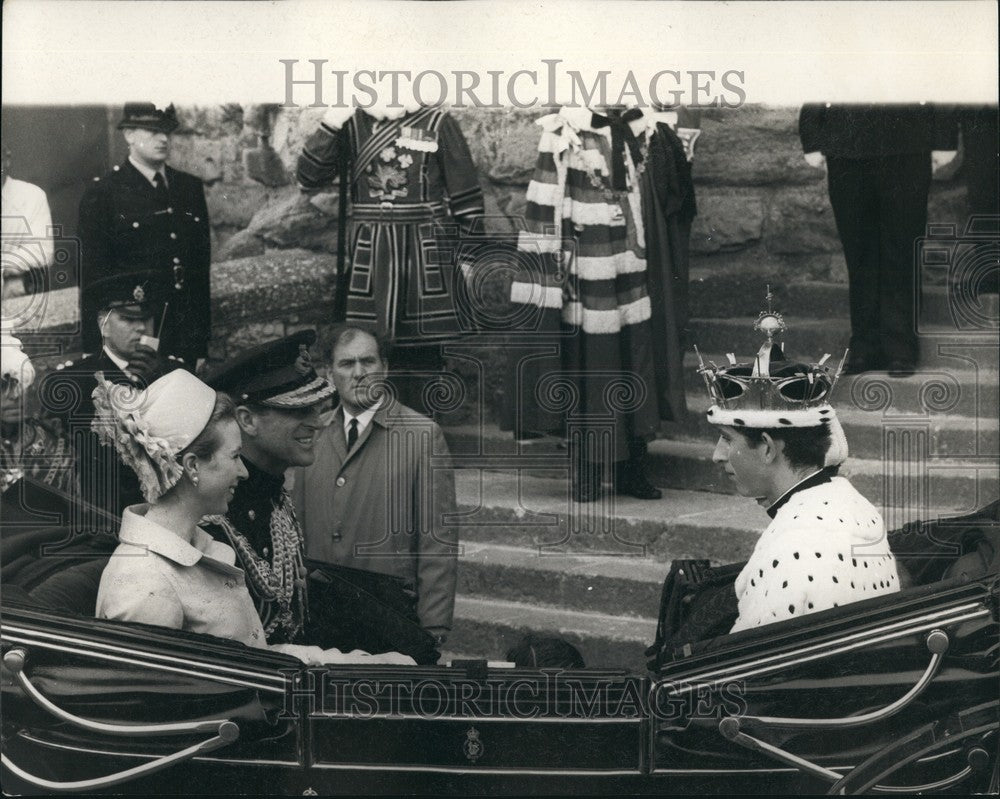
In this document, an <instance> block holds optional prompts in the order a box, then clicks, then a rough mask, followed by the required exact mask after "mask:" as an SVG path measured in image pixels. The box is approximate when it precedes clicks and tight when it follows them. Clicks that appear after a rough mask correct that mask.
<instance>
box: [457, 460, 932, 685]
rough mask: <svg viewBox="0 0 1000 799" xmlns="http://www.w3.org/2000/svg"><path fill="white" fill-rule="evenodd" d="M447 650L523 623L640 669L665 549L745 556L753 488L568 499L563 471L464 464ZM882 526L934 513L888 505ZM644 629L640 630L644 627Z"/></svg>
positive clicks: (488, 646) (751, 537)
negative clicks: (548, 473) (739, 492)
mask: <svg viewBox="0 0 1000 799" xmlns="http://www.w3.org/2000/svg"><path fill="white" fill-rule="evenodd" d="M456 489H457V498H458V510H459V513H460V514H462V521H461V524H462V530H461V541H462V554H461V555H460V559H459V575H458V598H457V601H456V613H455V623H454V628H453V633H452V635H451V636H450V638H449V640H448V648H449V650H450V651H451V652H458V653H461V655H454V654H452V655H449V658H451V657H462V658H485V659H492V660H496V659H499V658H502V657H503V655H504V653H505V652H506V651H507V649H508V648H510V647H512V646H514V645H515V644H516V643H517V641H518V640H519V639H520V638H521V636H523V635H524V634H525V633H528V632H531V633H534V634H536V635H552V636H557V637H561V638H565V639H566V640H568V641H570V642H571V643H573V644H574V646H577V647H578V648H579V649H580V650H581V652H582V653H583V654H584V658H585V660H586V662H587V663H588V664H591V665H600V666H609V667H611V666H619V665H623V666H626V667H628V668H632V669H634V670H639V671H641V669H642V663H643V661H642V650H643V648H644V647H645V646H646V645H647V644H648V643H650V642H651V641H652V636H653V631H654V627H655V624H654V622H653V619H654V618H655V616H656V613H657V609H658V607H659V594H660V588H661V586H662V582H663V579H664V578H665V576H666V575H667V573H668V572H669V569H670V563H671V561H673V560H675V559H678V558H707V559H709V560H710V561H712V562H713V563H733V562H739V561H742V560H745V559H746V558H747V557H748V556H749V554H750V552H751V550H752V548H753V545H754V543H755V542H756V540H757V537H758V536H759V534H760V531H761V530H762V529H763V528H764V527H765V526H766V524H767V522H768V518H767V515H766V514H765V512H764V510H763V509H762V508H760V507H759V506H758V505H757V504H756V503H755V502H754V501H753V500H749V499H746V498H743V497H737V496H726V495H721V494H716V493H708V492H703V491H679V490H671V489H667V490H666V491H665V496H664V498H663V499H662V500H659V501H647V502H644V501H640V500H636V499H631V498H627V497H614V496H611V497H605V498H604V500H602V501H598V502H595V503H587V504H580V503H576V502H573V501H572V500H571V499H570V498H569V495H568V478H567V476H566V475H565V474H564V475H563V476H562V477H536V476H532V475H525V474H517V473H515V472H513V471H486V470H482V471H480V470H472V469H463V470H460V471H459V472H457V474H456ZM883 513H884V515H885V517H886V521H887V523H888V525H889V526H890V528H894V527H898V526H899V525H901V524H903V523H904V522H906V521H911V520H912V519H914V518H930V517H932V516H934V515H936V514H937V513H939V514H941V515H946V514H945V512H944V511H937V512H931V513H921V512H917V511H916V510H914V509H913V508H910V509H909V510H907V511H905V512H904V511H902V510H900V509H895V508H889V509H884V510H883ZM647 630H648V632H646V631H647Z"/></svg>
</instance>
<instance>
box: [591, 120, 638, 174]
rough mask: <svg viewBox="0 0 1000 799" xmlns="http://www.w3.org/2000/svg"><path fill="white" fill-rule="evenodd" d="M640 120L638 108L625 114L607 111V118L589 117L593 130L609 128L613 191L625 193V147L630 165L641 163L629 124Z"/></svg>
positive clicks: (634, 137) (635, 140) (636, 143)
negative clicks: (627, 150) (630, 156)
mask: <svg viewBox="0 0 1000 799" xmlns="http://www.w3.org/2000/svg"><path fill="white" fill-rule="evenodd" d="M641 118H642V111H641V110H639V109H638V108H630V109H629V110H628V111H626V112H625V113H622V112H620V111H617V110H611V109H609V110H608V112H607V116H602V115H601V114H594V115H593V116H592V117H591V121H590V126H591V127H592V128H594V130H600V129H601V128H606V127H610V128H611V188H613V189H615V191H625V189H626V185H625V174H626V172H625V147H626V146H627V147H628V149H629V152H631V154H632V164H633V165H634V166H636V167H638V166H639V164H640V162H641V161H642V151H641V148H640V145H639V140H638V139H637V138H636V136H635V133H633V132H632V126H631V125H629V124H628V123H629V122H634V121H635V120H637V119H641Z"/></svg>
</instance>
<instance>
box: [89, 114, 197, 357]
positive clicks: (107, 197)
mask: <svg viewBox="0 0 1000 799" xmlns="http://www.w3.org/2000/svg"><path fill="white" fill-rule="evenodd" d="M177 124H178V123H177V117H176V114H175V113H174V108H173V106H169V107H168V108H167V109H166V110H165V111H161V110H159V109H157V108H156V107H155V106H154V105H153V104H152V103H127V104H126V105H125V114H124V117H123V119H122V121H121V122H120V123H119V124H118V128H119V130H122V131H123V132H124V135H125V140H126V142H128V147H129V156H128V158H127V159H126V160H125V162H124V163H122V164H120V165H118V166H116V167H114V168H113V169H112V170H111V172H109V173H108V174H107V175H106V176H104V177H103V178H94V183H93V185H91V186H90V188H89V189H88V190H87V192H86V193H85V194H84V196H83V198H82V199H81V201H80V224H79V236H80V249H81V260H82V272H83V274H82V276H81V281H80V284H81V287H82V286H84V285H85V284H91V285H92V284H94V283H95V282H97V281H99V280H100V279H102V278H104V277H109V276H121V274H122V273H123V272H132V271H137V270H152V271H155V272H157V273H158V275H159V277H160V279H161V280H162V281H163V282H164V283H165V284H168V285H169V286H170V290H169V292H168V294H167V296H166V297H165V298H164V300H165V302H166V303H167V312H166V315H165V318H164V322H163V326H162V329H161V330H160V332H159V335H160V339H161V342H162V346H163V349H162V351H163V352H168V353H171V354H173V355H177V356H181V357H183V358H184V359H185V360H186V361H187V362H188V363H189V364H191V366H192V368H193V367H194V366H196V365H197V359H199V358H205V357H206V356H207V353H208V339H209V335H210V332H211V309H210V284H209V268H210V261H211V244H210V240H209V225H208V208H207V206H206V204H205V190H204V187H203V186H202V182H201V180H199V179H198V178H196V177H195V176H194V175H189V174H188V173H186V172H181V171H180V170H177V169H173V168H172V167H170V166H167V163H166V162H167V158H168V157H169V156H170V133H171V132H172V131H173V130H174V129H176V127H177ZM95 302H96V298H94V297H93V296H91V295H89V294H88V292H87V291H86V290H84V289H82V290H81V313H80V318H81V319H82V320H84V329H83V336H84V339H83V346H84V350H86V351H88V352H90V351H93V350H96V349H97V348H98V347H99V345H100V336H99V333H98V330H97V328H96V327H95V326H94V324H93V320H94V319H95V318H96V312H97V308H96V305H95Z"/></svg>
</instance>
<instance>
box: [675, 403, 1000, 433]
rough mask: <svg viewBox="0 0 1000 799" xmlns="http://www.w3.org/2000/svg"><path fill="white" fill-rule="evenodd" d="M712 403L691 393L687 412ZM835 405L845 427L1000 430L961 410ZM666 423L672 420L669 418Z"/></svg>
mask: <svg viewBox="0 0 1000 799" xmlns="http://www.w3.org/2000/svg"><path fill="white" fill-rule="evenodd" d="M711 405H712V400H711V398H709V396H708V395H707V394H699V395H697V396H693V397H692V396H689V397H688V398H687V407H688V413H689V414H690V415H691V416H703V415H704V414H705V413H706V412H707V411H708V409H709V408H710V407H711ZM834 407H835V408H836V410H837V416H838V418H839V419H840V422H841V424H842V425H844V426H845V427H848V426H853V427H878V426H880V425H882V424H884V423H886V422H904V421H914V422H918V421H919V422H923V421H926V422H929V423H930V425H931V428H932V430H933V432H935V433H936V432H949V431H965V430H969V429H970V428H973V427H974V428H975V429H977V430H980V431H982V432H993V431H994V430H997V431H1000V419H998V418H997V417H995V416H992V415H989V416H985V415H984V416H970V415H965V414H961V413H933V414H931V413H925V414H918V413H907V412H906V411H901V410H898V409H897V408H894V407H893V406H889V407H888V408H885V409H882V410H877V411H866V410H864V409H863V408H848V407H843V404H842V403H841V407H837V406H836V404H835V405H834ZM666 424H673V423H672V422H667V423H666Z"/></svg>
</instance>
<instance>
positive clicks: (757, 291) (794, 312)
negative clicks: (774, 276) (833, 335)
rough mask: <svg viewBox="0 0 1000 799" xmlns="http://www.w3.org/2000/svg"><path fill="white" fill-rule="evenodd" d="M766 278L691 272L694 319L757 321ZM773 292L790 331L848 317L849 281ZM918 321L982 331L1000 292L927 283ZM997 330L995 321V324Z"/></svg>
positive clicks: (997, 312)
mask: <svg viewBox="0 0 1000 799" xmlns="http://www.w3.org/2000/svg"><path fill="white" fill-rule="evenodd" d="M767 285H768V280H767V278H765V277H762V276H760V275H754V274H750V275H747V276H745V277H742V276H738V275H733V274H721V273H718V272H710V271H707V270H699V269H694V270H692V274H691V282H690V286H689V288H688V305H689V307H690V310H691V316H693V317H701V318H713V317H714V318H727V317H730V316H749V317H756V316H757V314H758V313H760V312H761V311H762V310H765V309H766V307H767V301H766V299H765V292H766V286H767ZM770 286H771V291H772V292H773V294H774V299H773V300H772V307H773V308H774V310H776V311H778V312H780V313H781V314H782V315H783V316H784V317H785V319H786V321H788V323H789V324H790V326H791V328H792V331H793V332H794V330H795V328H796V327H797V326H798V321H799V320H805V319H817V318H828V317H839V318H843V319H846V318H848V316H849V310H848V309H849V307H850V306H849V293H848V287H847V284H846V283H829V282H821V281H815V280H805V281H801V282H796V283H779V282H774V281H772V282H771V283H770ZM920 300H921V302H920V313H919V318H920V320H921V321H922V322H924V323H925V324H931V325H949V326H951V327H953V328H954V329H957V330H974V329H977V328H979V325H977V324H975V322H976V321H977V320H981V321H982V322H984V323H985V322H986V321H987V320H991V319H992V320H996V319H997V318H998V316H1000V298H998V296H997V295H996V294H986V293H980V294H976V295H973V296H971V297H970V296H969V295H968V294H966V293H965V292H963V291H960V290H959V289H958V288H955V287H950V286H933V285H925V286H923V287H922V291H921V295H920ZM994 326H995V321H994Z"/></svg>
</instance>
